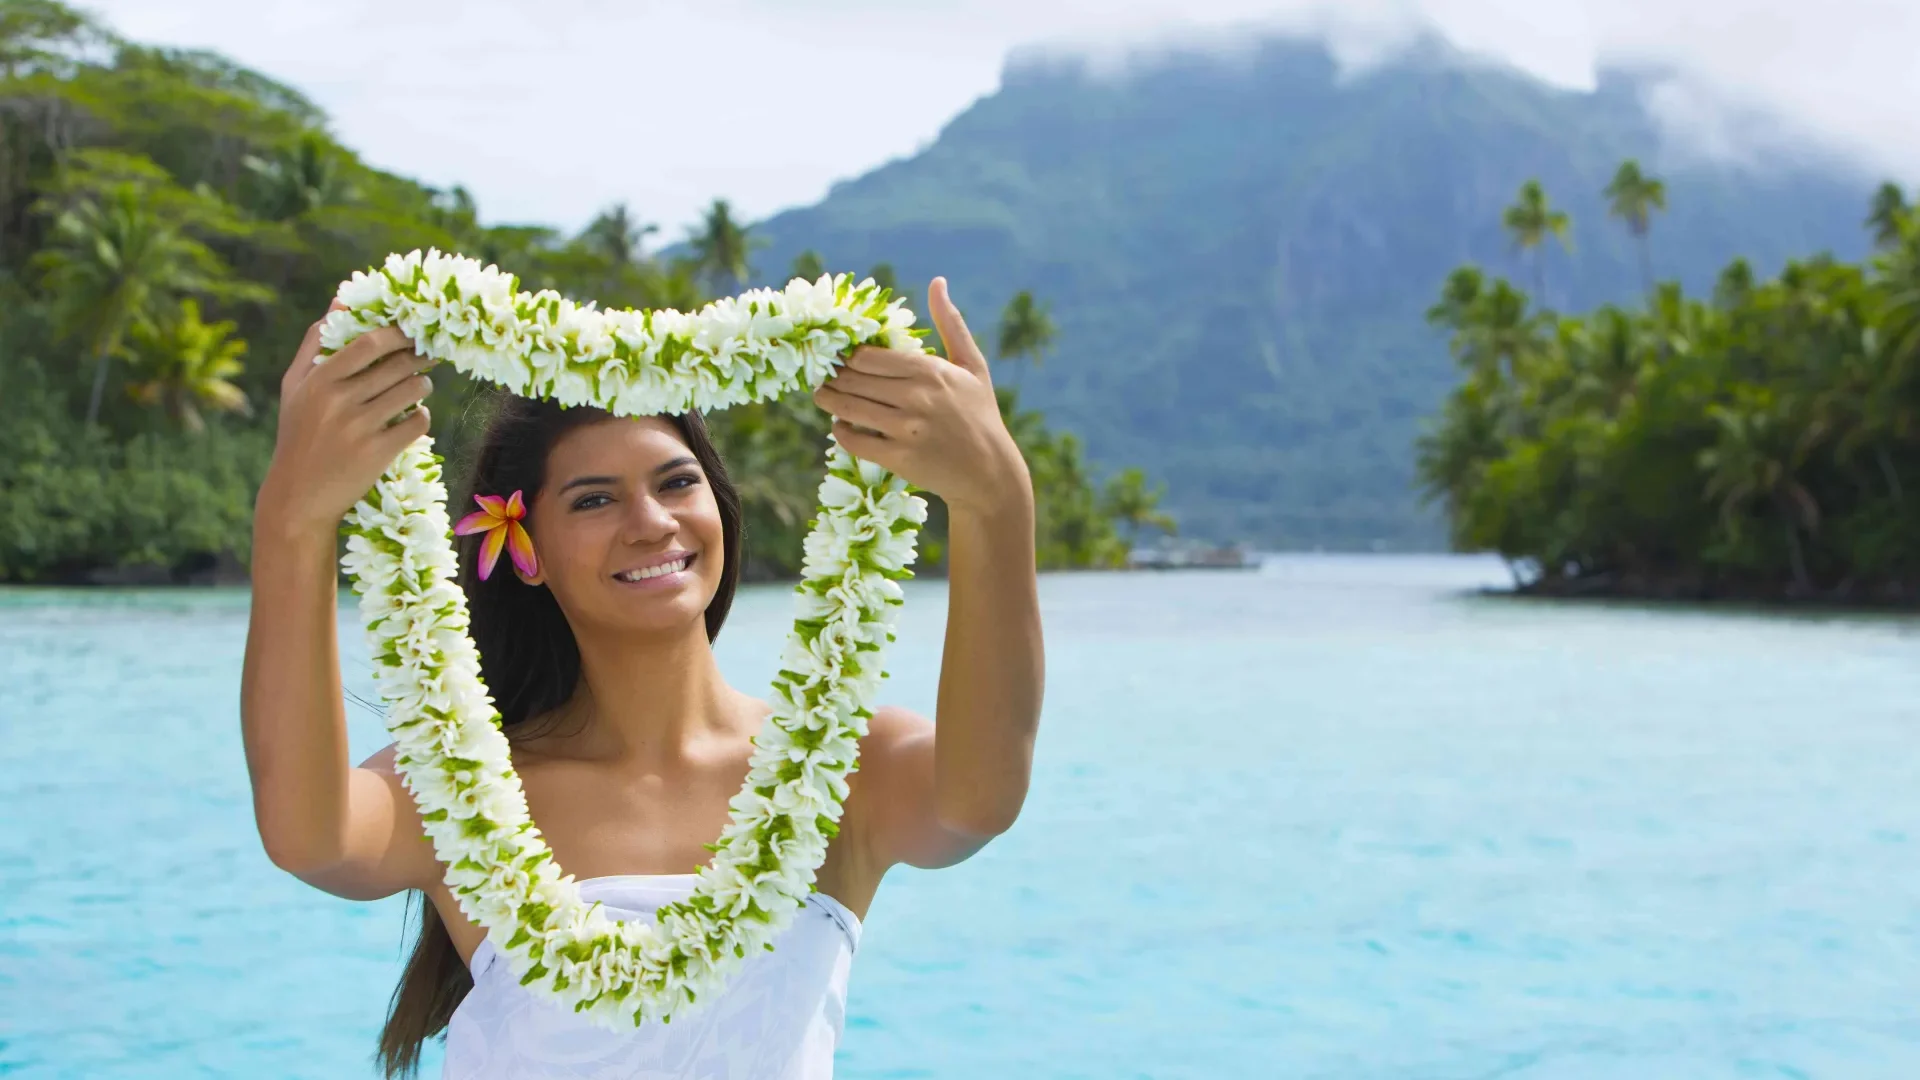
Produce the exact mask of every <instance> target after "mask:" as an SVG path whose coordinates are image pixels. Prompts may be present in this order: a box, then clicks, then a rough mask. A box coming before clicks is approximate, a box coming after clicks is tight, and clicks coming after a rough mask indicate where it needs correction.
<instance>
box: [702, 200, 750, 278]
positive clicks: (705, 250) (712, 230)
mask: <svg viewBox="0 0 1920 1080" xmlns="http://www.w3.org/2000/svg"><path fill="white" fill-rule="evenodd" d="M687 239H688V243H689V244H690V245H691V246H692V248H693V265H694V272H695V273H696V274H697V275H698V276H700V277H702V278H704V279H705V280H706V282H707V284H708V285H709V286H710V287H711V288H712V289H713V291H714V292H715V293H717V294H719V295H721V296H731V295H732V294H734V293H736V292H739V291H740V283H741V282H742V281H745V280H746V279H747V278H748V277H750V276H752V274H753V267H752V265H751V264H750V263H749V261H748V260H749V258H750V257H751V256H752V254H753V249H754V248H756V247H758V246H760V245H759V243H758V242H757V239H756V238H755V237H753V236H752V235H750V234H749V232H748V229H747V226H745V225H742V224H740V223H739V222H738V221H735V220H734V218H733V207H732V206H730V205H728V203H727V200H725V199H715V200H713V205H712V206H709V207H708V208H707V214H706V217H705V218H704V219H702V221H701V223H700V225H699V226H698V227H696V228H695V229H694V230H693V232H692V234H691V235H690V236H689V237H688V238H687Z"/></svg>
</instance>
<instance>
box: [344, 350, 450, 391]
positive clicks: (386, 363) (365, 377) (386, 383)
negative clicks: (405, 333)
mask: <svg viewBox="0 0 1920 1080" xmlns="http://www.w3.org/2000/svg"><path fill="white" fill-rule="evenodd" d="M432 367H433V361H431V360H428V359H427V358H426V357H424V356H421V355H420V354H419V353H417V352H414V351H413V350H412V349H408V350H406V351H404V352H394V353H388V354H387V355H385V356H383V357H381V358H380V360H379V362H378V363H376V364H374V365H373V366H372V367H370V368H368V369H366V370H365V371H363V372H361V373H360V374H358V375H355V376H354V377H353V378H351V379H349V380H347V384H346V390H347V391H348V392H350V393H352V394H353V395H354V396H355V397H357V398H358V399H359V400H361V401H372V400H374V399H375V398H377V397H379V396H380V395H381V394H384V393H386V392H387V391H388V390H391V389H393V388H394V387H395V386H398V385H400V384H401V383H404V382H406V381H407V380H408V379H410V378H413V377H414V376H416V375H424V374H426V372H427V371H428V370H429V369H431V368H432Z"/></svg>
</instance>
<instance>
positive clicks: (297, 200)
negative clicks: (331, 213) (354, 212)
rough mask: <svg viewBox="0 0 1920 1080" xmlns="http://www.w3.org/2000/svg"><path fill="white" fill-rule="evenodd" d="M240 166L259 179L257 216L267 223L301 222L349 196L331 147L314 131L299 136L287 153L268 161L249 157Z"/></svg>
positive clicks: (257, 156) (263, 158) (251, 155)
mask: <svg viewBox="0 0 1920 1080" xmlns="http://www.w3.org/2000/svg"><path fill="white" fill-rule="evenodd" d="M244 163H245V165H246V167H247V169H248V171H249V172H251V173H253V174H254V176H256V177H257V178H259V181H260V185H261V193H260V197H259V205H260V212H261V216H262V217H265V218H266V219H268V220H269V221H291V220H296V219H299V218H303V217H306V216H307V215H308V214H311V213H313V212H314V211H315V210H319V209H321V208H322V207H325V206H328V205H331V204H333V203H335V202H339V201H340V200H342V199H344V198H346V197H347V196H348V195H350V194H351V192H350V191H349V190H348V188H347V186H346V184H345V183H343V182H342V180H341V179H340V169H339V164H338V155H336V154H335V153H334V151H333V145H332V143H331V142H330V141H329V140H328V139H327V137H326V136H325V135H323V134H321V133H320V132H317V131H309V132H306V133H304V134H302V135H301V136H300V139H299V141H298V142H296V143H294V145H293V147H292V148H291V149H290V150H287V151H285V152H282V153H279V154H276V155H274V156H272V157H262V156H260V155H258V154H249V155H247V156H246V158H245V159H244Z"/></svg>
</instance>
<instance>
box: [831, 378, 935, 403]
mask: <svg viewBox="0 0 1920 1080" xmlns="http://www.w3.org/2000/svg"><path fill="white" fill-rule="evenodd" d="M826 385H827V386H828V387H830V388H832V389H834V390H838V391H840V392H841V393H844V394H852V395H853V396H855V397H863V398H866V399H867V400H868V401H872V402H876V403H878V404H881V405H886V406H889V407H891V408H895V409H904V408H907V407H908V405H909V404H910V403H911V400H912V398H913V396H914V394H915V392H916V391H917V389H918V388H919V386H920V384H919V383H918V382H916V381H915V380H912V379H890V378H886V377H884V376H880V375H869V374H867V373H866V372H864V371H851V370H848V369H845V368H843V369H841V371H840V373H839V374H838V375H835V376H834V377H833V378H831V379H828V380H827V382H826Z"/></svg>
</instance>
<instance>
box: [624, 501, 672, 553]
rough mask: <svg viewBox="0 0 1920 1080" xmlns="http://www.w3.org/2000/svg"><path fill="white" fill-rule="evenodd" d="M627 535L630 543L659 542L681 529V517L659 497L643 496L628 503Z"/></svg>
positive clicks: (627, 540) (626, 537) (625, 537)
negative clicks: (669, 508) (676, 515)
mask: <svg viewBox="0 0 1920 1080" xmlns="http://www.w3.org/2000/svg"><path fill="white" fill-rule="evenodd" d="M628 505H629V506H630V507H631V510H630V512H629V513H628V515H627V522H626V525H627V527H626V529H625V533H626V535H625V536H623V537H622V538H621V539H623V540H625V541H626V542H627V543H630V544H657V543H659V542H660V541H662V540H665V539H667V538H669V537H671V536H672V535H673V534H674V533H676V532H678V531H680V522H679V519H677V518H675V517H674V516H673V512H672V511H670V510H668V509H667V507H666V505H665V504H663V503H662V502H661V501H660V500H659V499H655V498H652V497H650V496H642V497H640V498H638V499H635V500H634V501H633V502H632V503H630V504H628Z"/></svg>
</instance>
